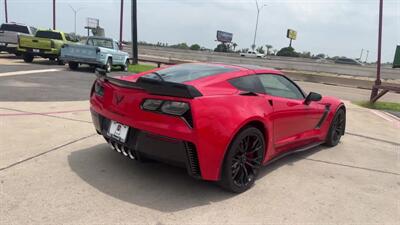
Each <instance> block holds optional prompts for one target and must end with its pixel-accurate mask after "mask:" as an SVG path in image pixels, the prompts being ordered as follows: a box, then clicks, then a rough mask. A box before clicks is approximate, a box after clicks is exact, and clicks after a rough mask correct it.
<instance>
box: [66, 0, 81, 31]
mask: <svg viewBox="0 0 400 225" xmlns="http://www.w3.org/2000/svg"><path fill="white" fill-rule="evenodd" d="M68 6H69V7H70V8H71V9H72V11H73V12H74V33H75V34H76V14H77V13H78V12H79V11H81V10H82V9H83V8H79V9H75V8H74V7H72V6H71V5H70V4H68Z"/></svg>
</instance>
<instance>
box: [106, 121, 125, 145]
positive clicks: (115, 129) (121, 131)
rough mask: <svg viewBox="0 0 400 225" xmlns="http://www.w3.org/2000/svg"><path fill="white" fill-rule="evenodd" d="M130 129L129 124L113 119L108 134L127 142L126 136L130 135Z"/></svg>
mask: <svg viewBox="0 0 400 225" xmlns="http://www.w3.org/2000/svg"><path fill="white" fill-rule="evenodd" d="M128 130H129V127H128V126H126V125H123V124H120V123H117V122H115V121H111V123H110V128H109V129H108V135H109V136H110V137H112V138H114V139H116V140H118V141H120V142H125V140H126V136H127V135H128Z"/></svg>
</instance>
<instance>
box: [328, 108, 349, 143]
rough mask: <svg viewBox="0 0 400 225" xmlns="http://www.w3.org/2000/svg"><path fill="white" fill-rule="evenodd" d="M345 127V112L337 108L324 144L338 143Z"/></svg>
mask: <svg viewBox="0 0 400 225" xmlns="http://www.w3.org/2000/svg"><path fill="white" fill-rule="evenodd" d="M345 127H346V113H345V111H344V110H343V109H339V110H338V111H337V112H336V114H335V117H334V118H333V120H332V123H331V126H330V128H329V131H328V135H327V136H326V141H325V145H327V146H330V147H333V146H336V145H337V144H339V141H340V138H341V137H342V136H343V135H344V131H345Z"/></svg>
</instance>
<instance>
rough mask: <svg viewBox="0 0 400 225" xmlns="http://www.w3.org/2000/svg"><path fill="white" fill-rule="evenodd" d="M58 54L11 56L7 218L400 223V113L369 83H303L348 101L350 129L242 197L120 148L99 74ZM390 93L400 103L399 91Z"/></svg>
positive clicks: (5, 81) (2, 76)
mask: <svg viewBox="0 0 400 225" xmlns="http://www.w3.org/2000/svg"><path fill="white" fill-rule="evenodd" d="M49 64H51V63H49V62H47V61H40V60H38V61H34V63H33V64H26V63H23V61H22V60H19V59H13V58H12V57H11V58H9V57H6V56H3V55H1V57H0V125H1V127H0V137H1V142H0V155H1V157H0V187H1V189H0V202H1V205H0V222H1V224H115V223H120V224H133V223H139V224H173V223H178V224H188V223H191V224H203V223H209V224H244V223H245V224H267V223H268V224H278V223H279V224H305V223H312V224H322V223H324V224H328V223H346V224H350V223H351V224H355V223H357V224H366V223H369V224H372V223H374V224H375V223H376V224H383V223H384V224H398V223H399V221H400V208H399V206H400V205H399V200H398V196H400V164H399V156H400V141H399V140H400V133H399V129H400V120H399V119H398V118H396V117H394V116H392V115H390V114H387V113H385V112H381V111H376V110H370V109H366V108H361V107H359V106H356V105H354V104H352V103H351V101H361V100H367V99H368V98H369V94H370V90H365V89H357V88H351V87H339V86H333V85H325V84H319V83H310V82H298V84H299V85H300V86H301V87H303V88H304V89H305V90H306V91H307V92H308V91H314V92H318V93H320V94H322V95H331V96H336V97H339V98H341V99H343V100H344V102H345V104H346V107H347V133H346V135H345V136H344V137H343V139H342V140H341V143H340V144H339V145H338V146H336V147H334V148H327V147H325V146H320V147H317V148H314V149H312V150H310V151H306V152H303V153H298V154H294V155H291V156H288V157H286V158H283V159H281V160H279V161H277V162H274V163H273V164H271V165H269V166H267V167H265V168H263V169H262V170H261V174H260V175H259V177H258V179H257V181H256V183H255V186H254V187H253V188H252V189H250V190H249V191H247V192H245V193H243V194H240V195H235V194H232V193H228V192H225V191H223V190H221V189H220V188H219V187H218V186H217V185H215V184H214V183H211V182H205V181H199V180H195V179H193V178H191V177H189V176H188V175H187V173H186V171H185V170H183V169H180V168H175V167H172V166H168V165H165V164H162V163H155V162H150V163H139V162H136V161H131V160H128V159H127V158H124V157H122V156H121V155H120V154H118V153H116V152H114V151H112V150H111V149H110V147H109V146H108V145H107V144H106V143H105V141H104V139H103V138H102V137H101V136H99V135H97V134H96V132H95V129H94V127H93V125H92V122H91V118H90V112H89V102H88V98H89V92H90V89H91V85H92V82H93V81H94V79H95V75H94V74H93V73H92V72H90V71H89V69H88V68H82V69H80V70H79V71H70V70H69V69H68V68H67V66H58V65H57V66H56V65H53V64H51V65H52V66H49ZM50 69H53V70H50ZM112 74H113V75H127V73H123V72H113V73H112ZM381 101H390V102H397V103H400V94H395V93H388V94H387V95H385V96H384V97H383V98H382V99H381Z"/></svg>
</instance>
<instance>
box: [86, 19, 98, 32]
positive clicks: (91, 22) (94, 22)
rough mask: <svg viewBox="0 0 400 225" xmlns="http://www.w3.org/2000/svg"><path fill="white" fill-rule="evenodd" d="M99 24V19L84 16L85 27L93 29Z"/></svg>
mask: <svg viewBox="0 0 400 225" xmlns="http://www.w3.org/2000/svg"><path fill="white" fill-rule="evenodd" d="M98 26H99V19H96V18H90V17H88V18H86V27H85V28H86V29H94V28H97V27H98Z"/></svg>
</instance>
